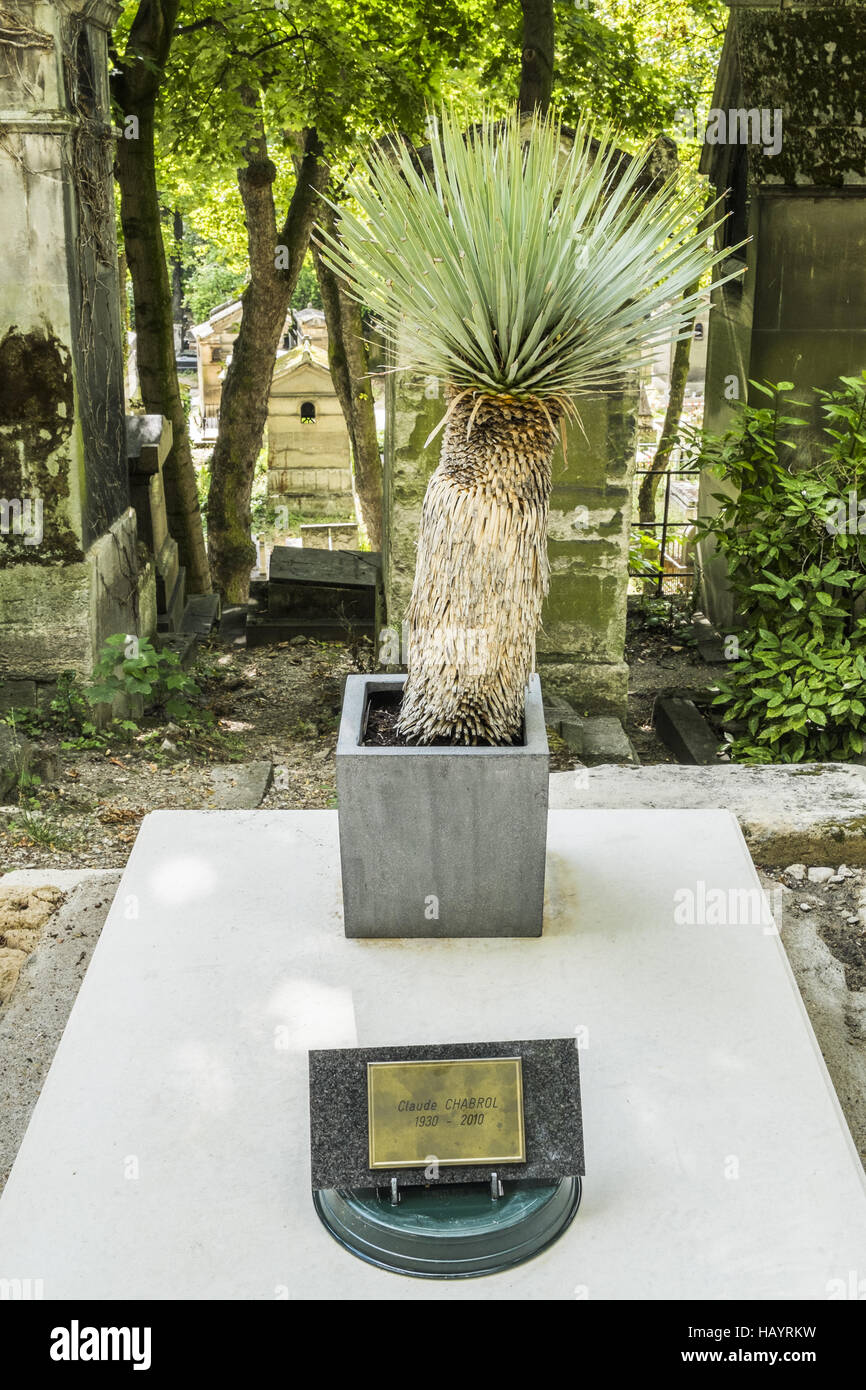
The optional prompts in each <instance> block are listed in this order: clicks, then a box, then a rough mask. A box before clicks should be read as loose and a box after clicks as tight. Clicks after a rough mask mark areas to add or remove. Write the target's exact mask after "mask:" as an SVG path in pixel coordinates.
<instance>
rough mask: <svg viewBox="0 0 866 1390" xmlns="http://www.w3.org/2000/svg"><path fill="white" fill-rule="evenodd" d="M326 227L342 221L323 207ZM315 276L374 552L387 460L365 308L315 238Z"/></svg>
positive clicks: (330, 228) (378, 539) (378, 546)
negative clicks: (378, 420)
mask: <svg viewBox="0 0 866 1390" xmlns="http://www.w3.org/2000/svg"><path fill="white" fill-rule="evenodd" d="M320 221H321V223H322V225H323V226H324V228H325V229H326V230H327V231H328V232H329V233H330V234H331V235H332V236H335V235H336V234H337V225H336V223H337V219H336V217H335V216H334V213H333V212H332V210H331V209H330V208H329V207H328V206H327V204H325V205H324V212H323V213H322V214H320ZM313 259H314V261H315V264H316V276H317V278H318V281H319V289H320V290H321V292H322V303H323V305H324V307H325V321H326V323H327V325H328V362H329V365H330V368H331V377H332V379H333V382H334V390H335V391H336V393H337V396H338V398H339V401H340V405H341V406H342V409H343V415H344V417H345V420H346V427H347V429H348V431H349V439H350V440H351V444H352V462H353V466H354V477H355V491H356V493H357V495H358V502H359V503H360V507H361V517H362V519H363V522H364V526H365V528H366V531H367V535H368V537H369V540H370V545H371V546H372V548H373V549H374V550H380V549H381V548H382V459H381V456H380V454H379V439H378V436H377V433H376V412H375V409H374V406H373V390H372V383H371V381H370V379H369V376H368V375H367V373H368V371H369V362H368V359H367V347H366V343H365V342H364V327H363V324H362V322H361V306H360V305H359V304H358V303H357V301H356V300H354V299H352V298H351V296H350V295H349V294H347V293H346V290H345V287H344V285H343V282H342V281H341V280H339V279H338V278H337V276H336V275H335V274H334V273H333V271H332V270H329V269H328V267H327V266H326V265H325V263H324V261H323V260H322V258H321V255H320V254H319V248H318V245H317V244H316V242H315V240H314V241H313Z"/></svg>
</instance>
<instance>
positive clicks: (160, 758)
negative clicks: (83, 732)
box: [0, 638, 358, 873]
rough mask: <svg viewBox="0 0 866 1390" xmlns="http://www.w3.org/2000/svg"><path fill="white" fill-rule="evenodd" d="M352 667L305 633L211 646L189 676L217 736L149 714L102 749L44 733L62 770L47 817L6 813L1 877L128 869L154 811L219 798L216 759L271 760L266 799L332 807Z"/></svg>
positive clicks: (341, 649) (345, 655)
mask: <svg viewBox="0 0 866 1390" xmlns="http://www.w3.org/2000/svg"><path fill="white" fill-rule="evenodd" d="M356 669H358V667H357V664H356V658H355V656H354V654H353V652H352V651H351V650H350V649H349V648H347V647H346V646H345V645H343V644H338V643H320V642H315V641H312V640H307V639H305V638H295V639H294V640H293V642H291V643H285V642H284V643H280V644H279V645H278V646H274V647H264V648H258V649H256V650H254V651H251V652H247V651H246V650H245V649H244V648H237V649H227V648H225V647H223V646H221V645H220V644H219V643H217V642H213V643H210V644H208V645H206V646H204V647H203V648H202V649H201V652H200V654H199V657H198V660H197V663H196V666H195V668H194V669H193V671H192V673H191V674H193V675H194V676H195V678H196V680H197V681H198V683H199V685H200V687H201V689H202V692H203V703H204V707H205V708H206V709H208V710H209V711H210V712H211V714H212V715H213V716H214V720H215V723H214V725H213V731H214V732H213V734H212V735H208V734H204V735H201V734H197V733H194V732H190V731H188V730H186V729H180V728H178V727H177V726H176V725H173V724H171V723H170V722H169V721H162V722H159V721H155V720H152V719H151V720H145V721H142V732H141V733H140V734H139V735H138V736H137V737H134V738H133V739H132V741H131V742H125V741H120V742H118V743H116V744H114V745H109V746H108V747H106V748H104V749H82V750H79V749H71V750H61V749H60V746H59V745H60V740H59V739H58V738H54V737H52V738H46V740H45V742H46V743H48V744H50V745H52V746H53V747H54V749H55V750H56V751H57V754H58V757H59V759H60V775H59V777H58V778H57V780H56V782H52V783H51V784H50V785H47V786H46V787H45V788H44V789H40V795H39V797H38V800H39V810H40V812H41V813H42V814H41V815H37V816H36V817H35V818H33V819H31V818H29V817H24V816H22V813H21V811H20V810H19V809H18V808H16V807H8V808H3V809H2V811H0V872H3V873H5V872H8V871H9V870H11V869H28V868H36V867H48V866H50V867H52V868H58V869H67V868H84V867H91V866H92V867H97V866H98V867H101V868H115V867H122V866H123V865H124V864H125V863H126V860H127V858H128V856H129V851H130V848H131V846H132V843H133V841H134V840H135V837H136V834H137V832H138V827H139V825H140V823H141V820H142V818H143V817H144V816H145V815H146V814H147V812H148V811H155V810H162V809H167V808H173V809H196V808H201V807H207V806H208V805H213V799H212V798H213V787H212V784H211V779H210V777H209V769H210V768H211V767H212V766H213V765H214V764H225V763H230V762H254V761H260V760H266V761H268V762H271V763H272V764H273V765H274V768H275V776H274V781H273V783H272V785H271V788H270V790H269V791H268V793H267V796H266V798H265V800H264V802H263V805H265V806H276V807H293V808H298V809H305V808H309V807H327V806H335V805H336V782H335V765H334V752H335V749H336V744H337V727H338V724H339V711H340V700H341V685H342V680H343V677H344V676H345V675H346V674H348V673H349V672H351V671H353V670H356ZM52 832H56V833H54V834H52ZM44 839H48V843H43V842H42V841H43V840H44Z"/></svg>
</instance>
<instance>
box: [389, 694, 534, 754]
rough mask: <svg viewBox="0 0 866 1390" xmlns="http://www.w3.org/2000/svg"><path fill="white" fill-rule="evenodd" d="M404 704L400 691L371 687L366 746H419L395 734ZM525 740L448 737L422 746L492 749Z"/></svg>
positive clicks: (436, 739) (520, 742)
mask: <svg viewBox="0 0 866 1390" xmlns="http://www.w3.org/2000/svg"><path fill="white" fill-rule="evenodd" d="M402 704H403V695H402V692H401V691H399V690H374V691H373V692H372V694H371V695H370V698H369V700H368V701H367V718H366V721H365V725H364V736H363V739H362V743H363V745H364V747H365V748H417V747H418V745H417V744H414V743H410V742H409V740H408V739H406V738H404V737H403V735H402V734H398V733H397V722H398V720H399V718H400V709H401V706H402ZM523 742H524V739H523V737H522V736H521V737H520V738H516V739H515V740H514V742H513V743H512V744H510V745H509V744H498V745H494V744H490V743H488V742H487V741H486V740H485V741H482V742H479V743H476V744H465V743H461V744H455V742H454V740H453V739H450V738H435V739H433V741H432V743H428V744H425V745H424V746H425V748H455V747H459V748H466V747H472V748H491V747H512V748H513V747H519V746H522V744H523Z"/></svg>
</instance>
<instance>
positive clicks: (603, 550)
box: [383, 373, 638, 715]
mask: <svg viewBox="0 0 866 1390" xmlns="http://www.w3.org/2000/svg"><path fill="white" fill-rule="evenodd" d="M576 405H577V408H578V410H579V412H580V417H581V421H582V424H583V430H584V431H585V432H586V436H587V438H584V435H583V433H582V431H581V429H580V427H579V426H578V425H577V423H572V424H571V425H570V426H569V427H568V430H567V436H566V448H567V458H566V459H564V458H563V454H562V449H561V447H557V450H556V453H555V455H554V459H553V489H552V493H551V500H550V526H549V542H548V555H549V558H550V571H551V573H550V593H549V595H548V598H547V602H546V604H545V606H544V610H543V613H542V626H541V629H540V631H539V633H538V645H537V656H538V667H539V670H540V672H541V674H542V678H543V679H544V682H545V685H546V686H547V687H548V688H549V689H551V688H552V689H555V690H556V691H558V692H559V693H561V694H563V695H565V696H567V697H568V698H569V699H571V700H573V702H574V703H575V705H576V706H577V707H578V708H579V709H580V710H581V711H584V710H586V711H589V712H593V713H595V712H606V713H615V714H620V715H621V714H623V713H624V712H625V704H626V697H627V688H628V670H627V667H626V665H625V662H624V660H623V653H624V648H625V620H626V592H627V588H628V573H627V570H628V531H629V523H630V519H631V479H632V473H633V469H634V459H635V448H636V441H637V410H638V392H637V385H636V384H635V387H634V390H633V391H631V392H629V393H628V394H616V395H610V396H607V397H603V396H591V397H586V398H584V399H582V400H580V401H578V402H576ZM443 413H444V400H443V397H442V395H441V392H440V388H439V385H438V383H437V382H436V381H435V380H434V379H433V378H423V377H419V376H413V375H410V374H405V375H404V374H402V373H401V374H396V373H389V375H388V376H387V378H386V430H385V484H384V526H383V576H384V584H385V601H386V608H387V614H388V623H389V625H390V626H391V627H394V628H397V629H398V630H399V629H400V627H401V625H402V622H403V618H404V616H405V613H406V609H407V606H408V603H409V598H410V596H411V592H412V582H413V579H414V574H415V552H416V546H417V539H418V528H419V524H420V519H421V506H422V503H423V500H424V492H425V490H426V487H427V481H428V479H429V477H430V474H431V473H432V472H433V469H434V468H435V467H436V465H437V463H438V461H439V449H440V444H441V435H440V436H437V438H436V439H435V440H434V441H433V443H432V444H431V445H429V446H428V447H425V442H426V440H427V438H428V436H429V434H430V432H431V431H432V430H433V429H435V427H436V425H437V424H438V422H439V421H440V420H441V418H442V415H443Z"/></svg>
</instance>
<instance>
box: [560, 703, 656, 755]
mask: <svg viewBox="0 0 866 1390" xmlns="http://www.w3.org/2000/svg"><path fill="white" fill-rule="evenodd" d="M559 731H560V736H561V737H562V739H563V740H564V742H565V743H567V744H568V746H569V748H571V749H572V750H573V751H574V752H575V753H576V754H577V756H578V757H579V758H580V760H581V762H584V763H587V764H589V765H594V764H596V763H636V762H637V761H638V757H637V754H636V753H635V751H634V749H633V748H632V746H631V743H630V741H629V738H628V735H627V734H626V732H625V730H624V729H623V727H622V724H621V722H620V721H619V719H617V718H616V716H615V715H612V714H593V715H588V716H586V717H582V716H579V715H572V716H571V717H570V718H564V719H561V720H560V721H559Z"/></svg>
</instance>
